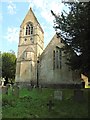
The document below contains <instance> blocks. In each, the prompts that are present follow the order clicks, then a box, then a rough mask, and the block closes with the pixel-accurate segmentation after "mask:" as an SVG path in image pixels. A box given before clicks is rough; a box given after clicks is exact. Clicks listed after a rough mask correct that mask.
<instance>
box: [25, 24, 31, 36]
mask: <svg viewBox="0 0 90 120" xmlns="http://www.w3.org/2000/svg"><path fill="white" fill-rule="evenodd" d="M32 34H33V25H32V23H30V22H29V23H28V24H27V25H26V35H32Z"/></svg>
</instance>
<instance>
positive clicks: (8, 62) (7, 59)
mask: <svg viewBox="0 0 90 120" xmlns="http://www.w3.org/2000/svg"><path fill="white" fill-rule="evenodd" d="M15 71H16V56H15V55H14V54H12V53H3V54H2V77H6V78H11V79H14V78H15Z"/></svg>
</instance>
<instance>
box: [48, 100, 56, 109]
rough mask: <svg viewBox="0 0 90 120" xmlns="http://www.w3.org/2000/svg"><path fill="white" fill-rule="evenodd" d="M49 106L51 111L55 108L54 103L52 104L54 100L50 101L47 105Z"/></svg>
mask: <svg viewBox="0 0 90 120" xmlns="http://www.w3.org/2000/svg"><path fill="white" fill-rule="evenodd" d="M47 106H48V109H49V111H51V110H52V108H53V106H54V103H53V102H52V100H49V102H48V103H47Z"/></svg>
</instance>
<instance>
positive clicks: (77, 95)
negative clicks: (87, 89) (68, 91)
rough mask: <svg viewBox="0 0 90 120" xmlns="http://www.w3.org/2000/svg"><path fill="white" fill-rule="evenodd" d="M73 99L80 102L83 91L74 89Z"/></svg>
mask: <svg viewBox="0 0 90 120" xmlns="http://www.w3.org/2000/svg"><path fill="white" fill-rule="evenodd" d="M74 100H75V101H77V102H81V101H83V100H84V94H83V91H82V90H80V89H77V90H74Z"/></svg>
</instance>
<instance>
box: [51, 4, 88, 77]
mask: <svg viewBox="0 0 90 120" xmlns="http://www.w3.org/2000/svg"><path fill="white" fill-rule="evenodd" d="M66 5H67V6H68V7H69V10H70V11H69V13H68V14H67V12H65V11H63V12H62V14H61V16H60V15H56V14H55V13H54V12H53V11H51V13H52V15H54V17H55V21H54V28H55V30H56V33H57V35H58V37H61V38H62V39H63V42H64V43H65V49H66V51H68V52H66V51H65V53H69V57H68V59H67V60H68V62H67V63H68V64H69V65H70V66H71V68H72V69H73V70H76V69H79V70H80V71H81V73H84V74H86V75H88V76H90V40H89V33H90V27H89V26H90V25H89V21H90V2H84V3H83V2H79V3H66Z"/></svg>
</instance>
